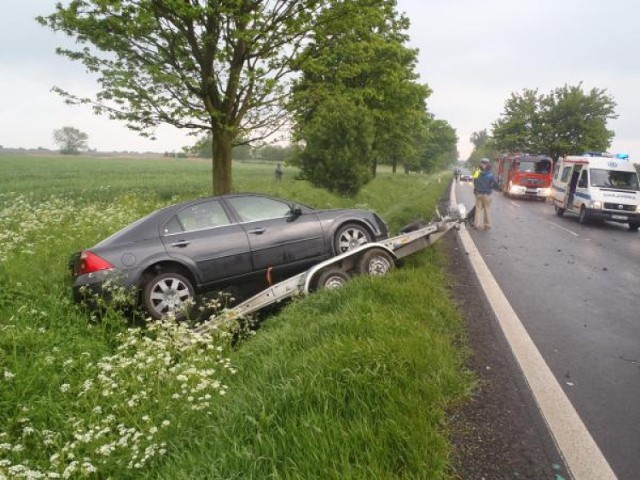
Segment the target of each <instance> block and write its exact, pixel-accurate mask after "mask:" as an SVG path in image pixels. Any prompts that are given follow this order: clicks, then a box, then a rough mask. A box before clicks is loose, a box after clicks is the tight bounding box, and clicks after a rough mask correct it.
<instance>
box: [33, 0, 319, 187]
mask: <svg viewBox="0 0 640 480" xmlns="http://www.w3.org/2000/svg"><path fill="white" fill-rule="evenodd" d="M322 3H323V2H321V1H319V0H275V1H272V2H267V3H264V2H180V1H175V0H118V1H104V0H82V1H81V0H75V1H72V2H70V3H69V4H68V5H66V6H64V5H63V4H62V3H58V4H57V6H56V12H55V13H53V14H51V15H49V16H46V17H38V21H39V22H40V23H41V24H42V25H45V26H47V27H50V28H51V29H53V30H56V31H61V32H63V33H65V34H67V35H69V36H71V37H73V38H74V39H75V40H76V42H77V45H78V47H77V49H67V48H60V49H58V53H59V54H61V55H64V56H66V57H68V58H69V59H71V60H74V61H79V62H81V63H83V64H84V65H85V66H86V67H87V69H88V70H89V71H91V72H95V73H97V74H99V79H98V82H99V84H100V91H99V92H98V94H97V95H96V97H95V98H79V97H77V96H75V95H72V94H70V93H68V92H65V91H64V90H62V89H60V88H56V90H57V91H58V93H60V94H62V95H63V96H64V97H65V99H66V100H67V101H68V102H70V103H90V104H92V105H93V106H94V109H95V111H96V112H97V113H105V114H108V115H109V117H110V118H114V119H118V120H123V121H125V122H126V123H127V126H129V128H131V129H133V130H135V131H138V132H140V133H141V134H143V135H147V136H150V135H152V132H153V130H154V128H155V127H156V126H157V125H158V124H160V123H168V124H171V125H174V126H176V127H179V128H188V129H196V130H203V131H210V132H211V133H212V134H213V138H214V139H215V143H214V145H215V152H214V156H213V190H214V192H216V193H226V192H229V191H231V189H232V187H233V185H232V176H231V145H232V143H233V140H234V139H235V138H236V137H238V136H242V135H248V132H252V131H256V130H259V133H258V134H257V136H258V137H262V136H264V135H265V134H266V133H268V130H270V129H277V128H279V127H280V126H281V125H282V123H283V122H284V121H286V116H285V115H282V108H281V107H282V105H281V103H282V99H283V95H284V93H285V82H283V81H282V80H283V79H284V78H286V77H287V76H288V75H289V73H290V71H291V61H292V58H294V57H295V56H296V54H297V53H298V50H299V49H300V48H301V47H300V46H301V44H302V43H303V41H304V39H305V37H306V36H307V34H308V32H309V31H310V29H312V27H313V23H314V21H313V20H314V17H315V15H316V12H317V10H318V8H319V7H320V6H321V4H322ZM265 129H267V132H265Z"/></svg>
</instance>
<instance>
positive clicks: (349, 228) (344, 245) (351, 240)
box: [333, 223, 373, 255]
mask: <svg viewBox="0 0 640 480" xmlns="http://www.w3.org/2000/svg"><path fill="white" fill-rule="evenodd" d="M372 238H373V237H372V235H371V233H370V232H369V230H367V228H366V227H363V226H362V225H359V224H357V223H347V224H346V225H343V226H342V227H340V228H339V229H338V231H337V232H336V235H335V237H334V239H333V248H334V250H335V252H336V255H339V254H341V253H344V252H348V251H349V250H353V249H354V248H356V247H359V246H360V245H364V244H365V243H369V242H370V241H371V240H372Z"/></svg>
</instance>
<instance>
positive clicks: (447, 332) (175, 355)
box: [0, 156, 471, 479]
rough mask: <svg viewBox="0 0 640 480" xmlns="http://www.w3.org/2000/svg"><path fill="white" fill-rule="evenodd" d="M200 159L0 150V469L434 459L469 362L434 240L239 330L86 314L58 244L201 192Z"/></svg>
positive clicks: (384, 470) (338, 202)
mask: <svg viewBox="0 0 640 480" xmlns="http://www.w3.org/2000/svg"><path fill="white" fill-rule="evenodd" d="M209 168H210V167H209V165H208V163H207V162H192V161H184V160H161V161H152V160H113V159H109V160H98V159H82V158H74V159H69V158H31V157H16V158H11V157H6V156H0V192H1V193H0V479H3V478H118V479H121V478H122V479H126V478H140V477H145V476H146V477H147V478H434V479H437V478H446V471H447V461H448V460H447V458H448V449H449V447H448V444H447V441H446V428H445V424H446V415H445V411H446V409H447V408H449V407H450V406H451V405H452V404H454V403H456V402H458V401H460V400H461V399H462V398H464V395H465V392H466V391H467V390H468V388H469V387H470V385H471V383H470V379H469V377H468V375H467V374H466V373H465V372H464V369H463V367H462V361H461V359H462V356H463V353H461V352H460V351H459V350H458V349H456V348H455V347H454V344H455V341H456V339H457V338H459V337H460V335H461V331H460V325H459V322H458V319H457V315H456V313H455V310H454V309H453V308H452V307H451V305H450V303H449V301H448V298H447V294H446V290H445V289H444V288H443V287H442V259H441V258H440V256H439V254H438V251H437V249H431V250H429V251H425V252H423V253H421V254H419V255H415V256H413V257H412V258H411V259H410V260H409V261H408V262H407V264H406V266H405V267H404V268H403V269H400V270H398V271H396V272H394V273H393V274H392V275H390V276H389V277H387V278H383V279H366V278H362V279H357V280H356V281H354V282H353V283H351V284H350V285H349V286H348V287H347V288H346V289H345V290H343V291H340V292H327V293H322V294H318V295H313V296H311V297H309V298H305V299H303V300H300V301H296V302H294V303H292V304H291V305H290V306H288V307H287V308H285V309H284V310H283V311H282V312H281V313H280V314H279V315H276V316H274V317H272V318H270V319H268V320H267V321H266V322H264V324H263V325H262V327H261V328H260V330H259V331H258V334H257V335H255V336H253V337H249V339H248V340H244V341H240V342H239V343H236V344H235V348H233V349H232V348H231V346H230V342H229V338H228V336H226V335H218V336H216V337H215V338H211V339H204V340H203V339H201V338H197V337H194V336H193V335H192V334H191V333H190V332H188V331H186V330H184V326H182V325H176V324H174V323H171V322H163V323H159V324H158V323H155V324H151V325H149V326H148V327H147V328H141V329H133V328H130V327H129V325H128V324H127V319H125V318H123V317H122V316H121V315H119V314H118V313H117V312H115V311H107V312H106V314H105V316H104V318H103V319H102V320H101V321H99V322H96V321H95V319H92V317H91V314H90V313H89V312H86V311H84V310H82V309H81V308H79V307H78V306H76V305H74V304H73V303H72V302H71V301H70V298H71V292H70V277H69V273H68V270H67V268H68V267H67V260H68V258H69V255H70V254H71V253H72V252H74V251H77V250H79V249H82V248H86V247H89V246H91V245H93V244H95V243H96V242H97V241H99V240H101V239H102V238H104V237H106V236H107V235H109V234H111V233H113V232H114V231H116V230H118V229H120V228H122V227H123V226H125V225H126V224H128V223H130V222H131V221H133V220H135V219H137V218H139V217H140V216H142V215H145V214H146V213H149V212H150V211H153V210H155V209H157V208H160V207H163V206H165V205H168V204H170V203H174V202H177V201H180V200H184V199H189V198H194V197H198V196H205V195H207V194H208V193H209V184H210V182H209ZM235 168H236V170H235V173H236V190H237V191H258V192H264V193H269V194H273V195H276V196H280V197H283V198H289V199H292V200H295V201H298V202H301V203H307V204H310V205H313V206H317V207H320V208H330V207H336V208H337V207H346V206H361V207H365V208H373V209H375V210H377V211H378V212H379V213H380V214H381V215H382V216H383V218H385V219H386V220H387V221H388V222H389V223H390V225H391V228H392V230H393V231H397V230H398V229H399V228H400V227H401V226H402V225H404V224H406V223H409V222H411V221H413V220H415V219H416V218H417V217H423V218H430V217H431V216H432V214H433V212H434V208H435V205H436V202H437V199H438V198H439V197H440V196H441V194H442V192H443V191H444V188H445V185H446V178H442V179H439V177H438V176H437V175H434V176H421V175H397V176H394V175H390V174H386V173H382V174H380V175H379V176H378V178H376V179H375V180H374V181H373V182H372V183H371V184H369V185H368V186H367V187H366V188H364V189H363V190H362V191H361V192H360V194H359V195H358V196H357V197H356V198H353V199H346V198H342V197H338V196H335V195H332V194H330V193H328V192H325V191H321V190H318V189H315V188H313V187H312V186H310V185H309V184H308V183H306V182H302V181H297V180H295V172H293V171H291V169H286V171H285V176H284V180H283V182H282V184H276V182H275V181H274V179H273V166H272V165H268V164H266V165H264V164H242V163H238V164H236V167H235Z"/></svg>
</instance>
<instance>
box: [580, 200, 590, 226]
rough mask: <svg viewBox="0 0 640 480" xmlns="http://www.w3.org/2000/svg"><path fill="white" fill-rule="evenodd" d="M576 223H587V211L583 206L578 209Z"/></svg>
mask: <svg viewBox="0 0 640 480" xmlns="http://www.w3.org/2000/svg"><path fill="white" fill-rule="evenodd" d="M578 222H580V223H581V224H582V225H586V224H587V223H589V216H588V215H587V209H586V208H585V206H584V205H583V206H582V207H580V214H579V215H578Z"/></svg>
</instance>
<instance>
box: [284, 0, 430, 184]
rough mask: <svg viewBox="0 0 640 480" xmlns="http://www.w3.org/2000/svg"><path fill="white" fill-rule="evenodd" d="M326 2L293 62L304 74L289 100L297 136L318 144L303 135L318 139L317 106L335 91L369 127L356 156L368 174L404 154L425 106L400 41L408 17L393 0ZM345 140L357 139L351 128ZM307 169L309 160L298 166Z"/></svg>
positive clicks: (422, 88) (412, 54)
mask: <svg viewBox="0 0 640 480" xmlns="http://www.w3.org/2000/svg"><path fill="white" fill-rule="evenodd" d="M329 5H330V7H329V8H327V9H326V10H325V11H324V12H323V13H322V14H321V15H320V17H319V19H318V25H317V27H316V29H315V31H314V35H313V38H312V41H311V42H310V43H309V45H308V46H307V48H306V49H305V50H304V52H303V54H302V55H301V57H300V58H299V62H298V65H299V70H300V72H301V74H302V75H301V77H300V78H299V79H298V81H297V82H296V83H295V86H294V95H293V100H292V102H291V104H290V109H291V110H292V111H293V112H294V114H295V116H294V118H295V130H296V138H297V140H300V141H301V142H303V145H304V146H303V148H313V149H314V150H317V149H316V147H315V146H312V145H310V141H311V138H310V137H309V134H310V133H311V132H312V131H313V132H314V135H312V137H313V138H314V139H317V136H316V135H315V132H316V129H317V126H318V125H317V123H318V120H317V119H316V118H315V117H316V115H317V114H318V112H319V111H322V112H323V114H324V113H325V112H327V110H328V109H327V106H328V105H332V104H334V103H335V101H336V100H335V99H336V97H343V100H340V102H341V103H342V104H344V105H347V104H348V105H352V106H354V108H357V109H358V111H359V112H360V114H361V115H362V117H363V118H362V122H366V123H367V124H368V125H369V124H370V125H371V127H372V128H373V131H372V134H371V135H369V134H367V138H370V141H371V142H372V143H371V145H370V146H368V148H366V150H363V151H362V152H361V154H360V155H361V156H362V158H361V159H359V161H358V162H357V165H358V171H360V172H362V170H361V166H362V164H368V165H369V170H370V173H369V174H368V175H367V176H366V177H368V178H372V177H373V176H375V173H376V167H377V164H378V163H379V162H382V161H385V162H388V163H394V164H397V161H398V158H399V156H400V155H402V154H403V153H406V152H404V151H403V148H402V147H404V146H406V145H408V144H407V143H406V142H411V141H413V139H414V138H415V137H416V136H417V135H416V134H415V132H416V130H417V129H418V126H419V118H418V117H419V115H420V113H421V112H424V111H425V110H426V106H425V99H426V98H427V97H428V96H429V94H430V90H429V88H428V87H427V86H426V85H421V84H419V83H418V82H417V74H416V73H415V66H416V61H417V51H416V50H414V49H410V48H408V47H407V46H406V42H407V40H408V37H407V35H406V30H407V28H408V25H409V23H408V19H407V18H406V17H405V16H403V15H400V14H398V12H397V11H396V2H395V1H389V0H330V1H329ZM345 113H346V112H344V111H340V110H334V111H333V115H334V116H335V117H336V119H335V121H336V122H342V123H343V124H344V125H351V121H350V118H344V119H342V120H341V119H338V118H337V117H340V116H343V115H344V114H345ZM322 118H323V119H324V118H325V117H324V116H323V117H322ZM309 126H311V128H309ZM353 127H356V125H353ZM325 131H328V130H325ZM359 131H360V132H362V131H361V130H359ZM336 133H337V134H338V135H340V132H336ZM345 133H346V132H345ZM351 138H353V139H354V141H355V142H356V143H360V142H361V140H362V138H360V137H358V135H357V134H356V135H353V136H352V137H351ZM356 139H357V140H356ZM409 153H410V151H409ZM365 154H366V155H367V156H366V157H364V155H365ZM352 165H354V166H355V163H353V164H352ZM305 169H307V170H305ZM313 171H317V170H315V169H314V168H313V166H312V165H310V164H308V163H306V164H304V165H303V173H306V174H307V175H310V174H311V172H313ZM323 171H324V170H323ZM339 172H342V170H336V172H335V174H336V177H341V176H342V175H343V173H344V172H342V173H339ZM327 174H328V172H327ZM361 180H366V179H365V178H364V177H363V178H361Z"/></svg>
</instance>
